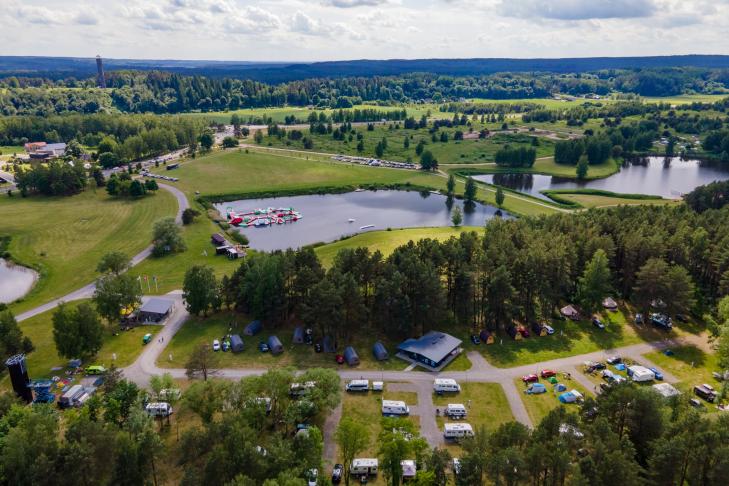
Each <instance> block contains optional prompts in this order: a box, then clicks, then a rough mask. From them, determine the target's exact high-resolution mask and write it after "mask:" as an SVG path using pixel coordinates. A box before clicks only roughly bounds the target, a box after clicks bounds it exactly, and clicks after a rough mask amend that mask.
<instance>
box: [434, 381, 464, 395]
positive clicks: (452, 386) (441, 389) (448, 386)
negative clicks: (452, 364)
mask: <svg viewBox="0 0 729 486" xmlns="http://www.w3.org/2000/svg"><path fill="white" fill-rule="evenodd" d="M433 391H434V392H435V393H458V392H460V391H461V385H459V384H458V383H457V382H456V380H452V379H450V378H436V379H435V381H434V382H433Z"/></svg>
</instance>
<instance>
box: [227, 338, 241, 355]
mask: <svg viewBox="0 0 729 486" xmlns="http://www.w3.org/2000/svg"><path fill="white" fill-rule="evenodd" d="M230 350H231V351H233V352H234V353H240V352H241V351H243V339H241V337H240V336H239V335H237V334H233V335H232V336H230Z"/></svg>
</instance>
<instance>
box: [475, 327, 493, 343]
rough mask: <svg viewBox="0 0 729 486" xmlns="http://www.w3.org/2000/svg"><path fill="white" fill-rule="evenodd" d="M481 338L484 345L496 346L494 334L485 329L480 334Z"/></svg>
mask: <svg viewBox="0 0 729 486" xmlns="http://www.w3.org/2000/svg"><path fill="white" fill-rule="evenodd" d="M479 337H480V338H481V342H482V343H484V344H494V333H492V332H491V331H487V330H486V329H484V330H483V331H481V332H480V333H479Z"/></svg>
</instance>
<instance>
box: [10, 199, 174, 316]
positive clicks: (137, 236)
mask: <svg viewBox="0 0 729 486" xmlns="http://www.w3.org/2000/svg"><path fill="white" fill-rule="evenodd" d="M176 212H177V201H176V200H175V198H174V197H173V196H172V195H171V194H170V193H168V192H167V191H164V190H160V191H158V193H157V194H154V195H152V196H148V197H145V198H142V199H139V200H128V199H114V198H111V197H110V196H108V195H107V194H106V192H104V191H103V190H101V189H95V188H89V189H87V190H86V191H85V192H83V193H81V194H79V195H76V196H71V197H54V198H49V197H43V196H34V197H30V198H21V197H13V198H8V197H3V198H2V199H0V222H2V223H1V224H0V234H3V235H10V236H11V237H12V238H11V240H10V247H9V251H10V254H11V255H12V258H13V259H14V260H16V261H17V262H18V263H22V264H26V265H29V266H32V267H34V268H35V269H37V270H38V271H39V272H40V275H41V277H40V279H39V281H38V283H37V284H36V286H35V287H34V289H33V290H32V291H31V293H30V294H29V295H28V296H26V297H25V298H24V299H23V300H22V301H21V302H18V303H16V304H14V305H12V306H11V308H12V310H13V311H14V312H16V313H18V312H22V311H24V310H27V309H30V308H32V307H35V306H37V305H39V304H43V303H45V302H47V301H49V300H52V299H53V298H56V297H60V296H62V295H65V294H66V293H68V292H71V291H73V290H75V289H77V288H80V287H82V286H84V285H86V284H88V283H90V282H91V281H93V280H94V278H95V277H96V276H97V274H96V265H97V263H98V262H99V260H100V259H101V257H102V256H103V255H104V254H105V253H107V252H109V251H112V250H116V251H122V252H124V253H126V254H127V255H129V257H131V256H133V255H134V254H136V253H138V252H140V251H142V250H143V249H144V248H145V247H146V246H148V245H149V244H150V241H151V238H152V226H153V225H154V222H155V221H157V220H158V219H160V218H163V217H166V216H174V215H175V213H176Z"/></svg>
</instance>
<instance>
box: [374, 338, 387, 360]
mask: <svg viewBox="0 0 729 486" xmlns="http://www.w3.org/2000/svg"><path fill="white" fill-rule="evenodd" d="M372 354H374V355H375V359H376V360H377V361H385V360H386V359H388V358H389V357H390V355H389V354H388V353H387V349H386V348H385V345H384V344H382V342H380V341H377V342H376V343H375V345H374V346H373V347H372Z"/></svg>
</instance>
